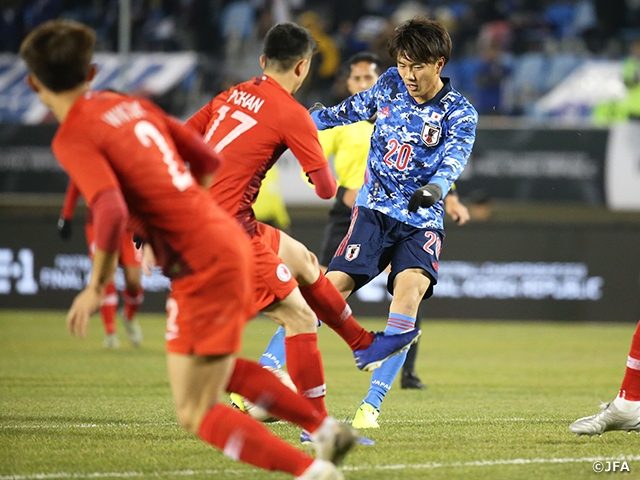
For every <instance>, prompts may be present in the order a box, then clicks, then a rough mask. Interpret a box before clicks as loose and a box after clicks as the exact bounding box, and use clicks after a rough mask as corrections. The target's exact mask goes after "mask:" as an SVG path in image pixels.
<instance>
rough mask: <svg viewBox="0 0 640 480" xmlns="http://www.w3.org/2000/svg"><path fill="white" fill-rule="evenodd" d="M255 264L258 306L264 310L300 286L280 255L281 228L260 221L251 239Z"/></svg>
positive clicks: (254, 274)
mask: <svg viewBox="0 0 640 480" xmlns="http://www.w3.org/2000/svg"><path fill="white" fill-rule="evenodd" d="M251 247H252V248H253V255H254V262H255V263H254V265H253V278H254V286H255V296H254V298H255V301H256V308H257V309H258V310H262V309H263V308H265V307H268V306H269V305H271V304H272V303H274V302H277V301H280V300H283V299H284V298H286V297H287V296H289V294H290V293H291V292H293V290H295V288H296V287H297V286H298V282H297V281H296V280H295V279H294V278H293V277H292V276H291V272H290V271H289V269H288V268H287V266H286V265H285V264H284V262H283V261H282V259H281V258H280V257H279V256H278V248H279V247H280V230H278V229H277V228H273V227H271V226H269V225H267V224H264V223H260V222H258V227H257V230H256V234H255V235H254V236H253V238H252V239H251Z"/></svg>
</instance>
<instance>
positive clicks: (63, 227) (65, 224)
mask: <svg viewBox="0 0 640 480" xmlns="http://www.w3.org/2000/svg"><path fill="white" fill-rule="evenodd" d="M58 235H60V238H61V239H63V240H69V237H71V220H67V219H66V218H62V217H60V218H59V219H58Z"/></svg>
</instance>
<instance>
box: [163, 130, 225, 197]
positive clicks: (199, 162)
mask: <svg viewBox="0 0 640 480" xmlns="http://www.w3.org/2000/svg"><path fill="white" fill-rule="evenodd" d="M167 125H168V127H169V131H170V133H171V136H172V138H173V141H174V143H175V145H176V149H177V150H178V153H179V154H180V156H181V157H182V159H183V160H184V161H185V162H187V163H189V168H190V169H191V174H192V175H193V176H194V178H195V179H196V180H197V181H198V183H199V184H200V185H201V186H202V187H204V188H209V186H210V185H211V182H212V181H213V177H214V174H215V172H216V171H217V170H218V168H219V167H220V164H221V163H222V159H221V157H220V155H218V154H217V153H216V152H215V151H214V150H213V148H212V147H211V146H209V145H208V144H206V143H204V141H203V140H202V138H201V137H200V136H198V133H196V131H194V130H193V129H192V128H191V127H190V126H189V125H182V124H181V123H180V122H179V121H177V120H176V119H174V118H172V117H167Z"/></svg>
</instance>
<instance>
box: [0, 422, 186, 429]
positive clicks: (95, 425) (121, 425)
mask: <svg viewBox="0 0 640 480" xmlns="http://www.w3.org/2000/svg"><path fill="white" fill-rule="evenodd" d="M166 426H178V422H165V423H76V424H69V425H60V424H58V425H56V424H52V425H0V429H4V430H10V429H16V430H18V429H35V430H39V429H49V428H113V427H118V428H130V427H166Z"/></svg>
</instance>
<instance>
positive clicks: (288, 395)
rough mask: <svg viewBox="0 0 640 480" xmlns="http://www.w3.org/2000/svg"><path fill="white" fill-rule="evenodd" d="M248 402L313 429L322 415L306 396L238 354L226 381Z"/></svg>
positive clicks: (306, 428)
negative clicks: (238, 356)
mask: <svg viewBox="0 0 640 480" xmlns="http://www.w3.org/2000/svg"><path fill="white" fill-rule="evenodd" d="M227 392H229V393H231V392H235V393H238V394H240V395H242V396H243V397H245V398H246V399H247V400H249V401H250V402H253V403H256V404H260V406H261V407H263V408H265V409H266V410H267V411H269V413H272V414H273V415H275V416H276V417H278V418H281V419H282V420H285V421H287V422H290V423H294V424H296V425H299V426H301V427H302V428H304V429H305V430H307V431H308V432H315V431H316V429H317V428H318V427H319V426H320V424H321V423H322V421H323V420H324V419H325V417H326V415H322V414H321V413H320V412H319V411H318V410H316V409H315V407H314V406H313V404H312V403H311V401H309V399H307V398H305V397H303V396H301V395H298V394H297V393H295V392H294V391H293V390H291V389H290V388H289V387H287V386H286V385H285V384H283V383H282V382H281V381H280V380H279V379H278V377H276V376H275V375H274V374H273V373H271V372H270V371H268V370H267V369H265V368H263V367H262V366H261V365H258V364H257V363H255V362H252V361H250V360H246V359H244V358H238V359H237V360H236V365H235V367H234V369H233V373H232V374H231V378H230V379H229V384H228V385H227Z"/></svg>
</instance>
